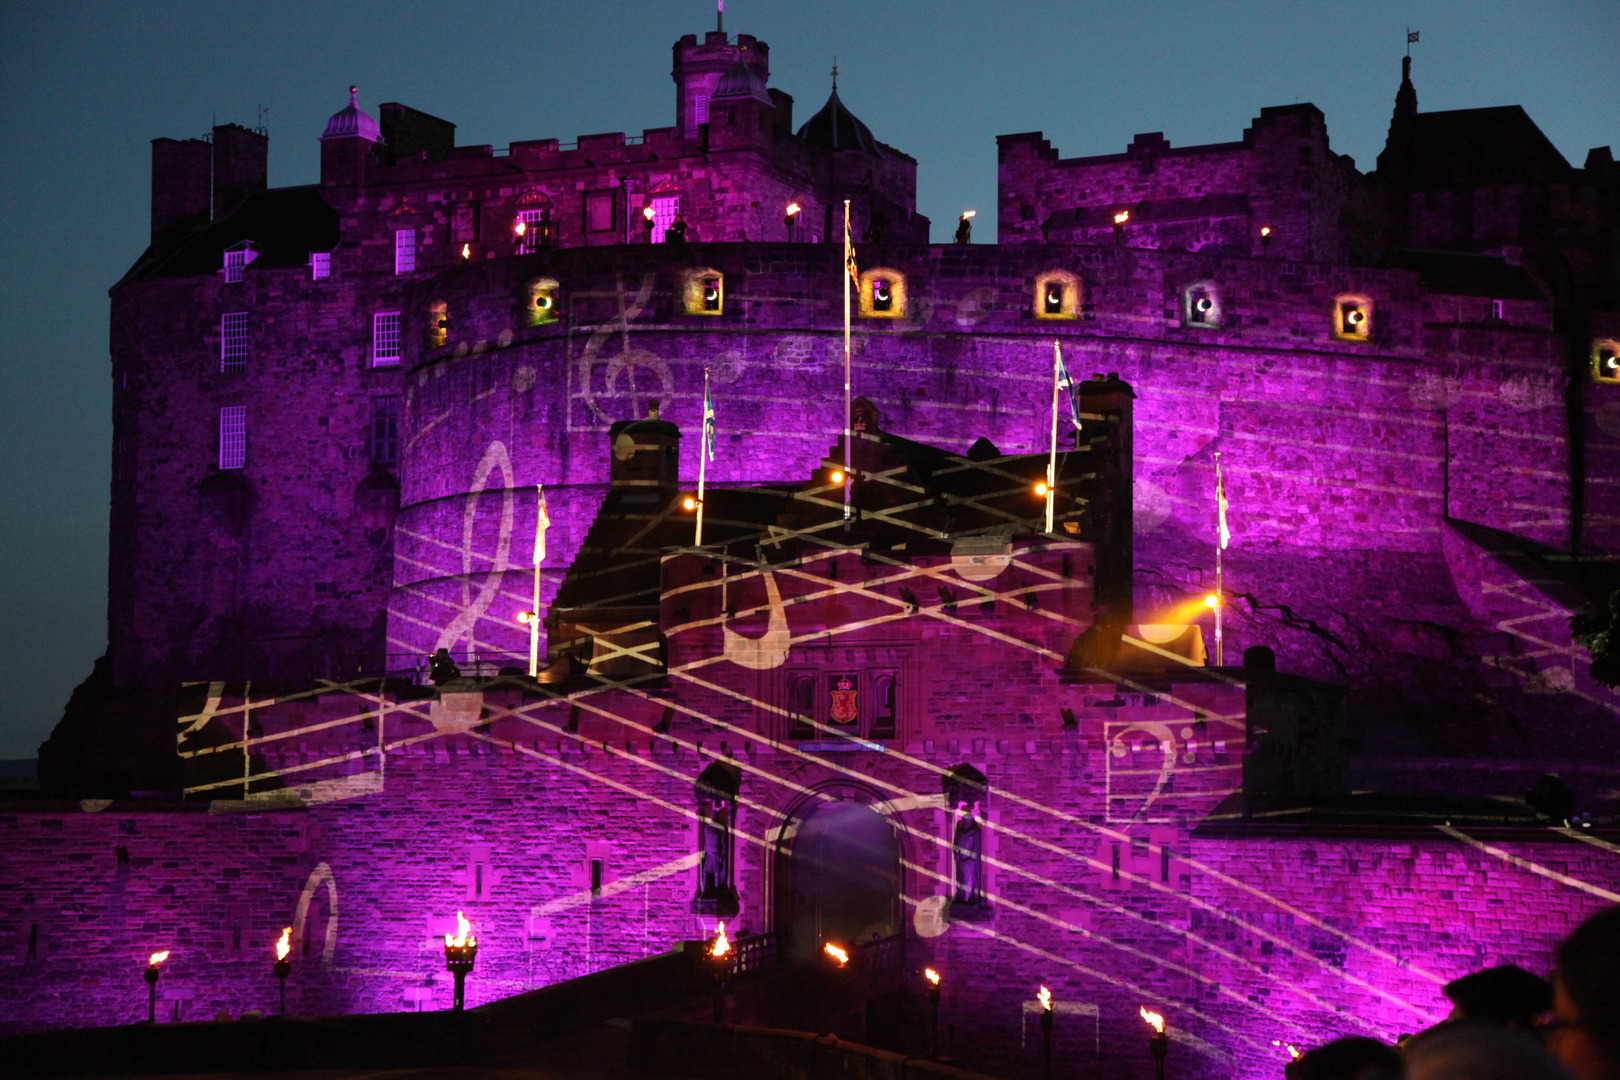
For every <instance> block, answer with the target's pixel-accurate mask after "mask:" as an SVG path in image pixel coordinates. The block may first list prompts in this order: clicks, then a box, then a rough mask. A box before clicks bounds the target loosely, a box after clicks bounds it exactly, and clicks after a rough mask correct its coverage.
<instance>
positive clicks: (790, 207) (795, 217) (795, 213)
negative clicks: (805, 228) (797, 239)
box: [782, 202, 803, 240]
mask: <svg viewBox="0 0 1620 1080" xmlns="http://www.w3.org/2000/svg"><path fill="white" fill-rule="evenodd" d="M802 209H803V207H801V206H800V205H799V204H798V203H796V202H790V203H788V204H787V216H786V217H784V218H783V219H782V224H783V225H784V226H786V227H787V234H788V236H787V238H788V239H789V240H792V239H793V226H795V225H797V224H798V223H799V211H800V210H802Z"/></svg>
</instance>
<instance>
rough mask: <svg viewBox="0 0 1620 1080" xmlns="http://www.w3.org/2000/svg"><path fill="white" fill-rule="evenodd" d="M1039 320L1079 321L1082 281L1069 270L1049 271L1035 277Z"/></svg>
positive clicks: (1036, 309) (1036, 305)
mask: <svg viewBox="0 0 1620 1080" xmlns="http://www.w3.org/2000/svg"><path fill="white" fill-rule="evenodd" d="M1034 311H1035V317H1036V318H1037V319H1078V318H1079V317H1080V279H1079V278H1078V277H1076V276H1075V275H1073V274H1071V273H1069V272H1068V271H1067V270H1047V271H1046V272H1044V273H1041V274H1037V275H1036V276H1035V305H1034Z"/></svg>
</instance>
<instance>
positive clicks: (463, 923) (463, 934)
mask: <svg viewBox="0 0 1620 1080" xmlns="http://www.w3.org/2000/svg"><path fill="white" fill-rule="evenodd" d="M444 943H445V945H447V946H448V947H450V948H452V949H461V948H465V947H466V946H468V945H477V944H478V939H477V938H475V937H473V936H472V923H470V922H468V921H467V919H466V917H465V916H463V915H462V914H461V912H459V911H458V912H456V933H455V936H454V937H452V936H450V935H449V934H446V935H444Z"/></svg>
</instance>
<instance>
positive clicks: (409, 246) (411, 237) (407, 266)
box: [394, 229, 416, 274]
mask: <svg viewBox="0 0 1620 1080" xmlns="http://www.w3.org/2000/svg"><path fill="white" fill-rule="evenodd" d="M415 269H416V230H415V229H400V230H399V231H398V232H396V233H395V234H394V273H396V274H408V273H410V272H411V271H412V270H415Z"/></svg>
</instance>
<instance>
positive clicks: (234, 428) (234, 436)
mask: <svg viewBox="0 0 1620 1080" xmlns="http://www.w3.org/2000/svg"><path fill="white" fill-rule="evenodd" d="M246 465H247V406H246V405H227V406H225V407H224V408H223V409H221V410H219V467H220V468H222V469H240V468H243V467H244V466H246Z"/></svg>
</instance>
